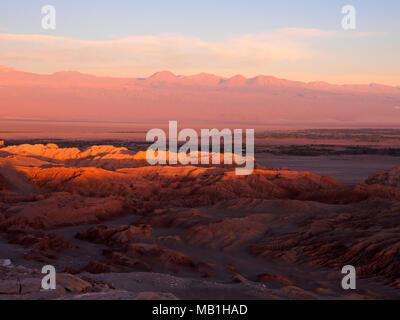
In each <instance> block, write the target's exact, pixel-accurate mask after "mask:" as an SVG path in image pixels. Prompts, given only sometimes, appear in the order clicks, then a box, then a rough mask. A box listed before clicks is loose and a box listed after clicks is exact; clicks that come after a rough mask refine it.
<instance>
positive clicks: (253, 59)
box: [0, 0, 400, 85]
mask: <svg viewBox="0 0 400 320" xmlns="http://www.w3.org/2000/svg"><path fill="white" fill-rule="evenodd" d="M45 5H53V6H54V8H55V9H56V29H55V30H44V29H43V28H42V18H43V17H44V15H43V14H42V13H41V10H42V7H43V6H45ZM345 5H353V6H354V7H355V8H356V19H357V20H356V29H355V30H343V28H342V19H343V17H344V15H343V14H342V12H341V11H342V7H343V6H345ZM399 31H400V1H398V0H374V1H373V0H346V1H339V0H329V1H326V0H325V1H324V0H319V1H317V0H307V1H304V0H301V1H300V0H281V1H268V0H246V1H244V0H242V1H238V0H229V1H227V0H218V1H215V0H201V1H200V0H197V1H192V0H146V1H144V0H140V1H136V0H113V1H109V0H87V1H78V0H44V1H42V0H2V1H1V2H0V65H3V66H6V67H12V68H15V69H19V70H24V71H29V72H36V73H53V72H57V71H60V70H74V71H80V72H84V73H90V74H95V75H100V76H105V75H107V76H118V77H146V76H149V75H151V74H152V73H154V72H157V71H161V70H170V71H172V72H174V73H175V74H184V75H191V74H196V73H200V72H206V73H213V74H217V75H220V76H226V77H230V76H234V75H236V74H243V75H244V76H247V77H252V76H256V75H259V74H265V75H274V76H277V77H280V78H287V79H291V80H299V81H307V82H308V81H327V82H332V83H371V82H375V83H382V84H388V85H400V61H399V59H398V56H399V52H400V32H399Z"/></svg>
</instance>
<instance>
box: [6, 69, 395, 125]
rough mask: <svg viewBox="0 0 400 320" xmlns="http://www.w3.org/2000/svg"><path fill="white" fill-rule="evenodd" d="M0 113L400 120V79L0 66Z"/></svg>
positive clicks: (273, 120)
mask: <svg viewBox="0 0 400 320" xmlns="http://www.w3.org/2000/svg"><path fill="white" fill-rule="evenodd" d="M0 105H1V108H0V118H13V117H15V118H32V119H48V120H110V121H111V120H112V121H135V122H160V121H168V120H178V121H183V122H199V123H200V122H201V123H205V122H208V121H212V122H216V121H219V122H239V123H255V124H300V123H301V124H306V123H310V124H311V123H329V124H337V125H341V126H348V125H351V124H363V123H365V124H368V123H376V124H382V125H384V124H393V123H400V122H399V121H400V108H399V106H400V87H392V86H385V85H379V84H369V85H333V84H329V83H325V82H311V83H305V82H299V81H290V80H285V79H278V78H276V77H273V76H264V75H260V76H257V77H254V78H250V79H248V78H246V77H244V76H242V75H236V76H234V77H231V78H224V77H219V76H216V75H213V74H206V73H201V74H198V75H193V76H179V75H175V74H173V73H172V72H169V71H162V72H158V73H155V74H153V75H152V76H150V77H148V78H145V79H139V78H112V77H96V76H92V75H87V74H82V73H80V72H73V71H62V72H57V73H54V74H51V75H41V74H34V73H28V72H22V71H17V70H14V69H11V68H6V67H0Z"/></svg>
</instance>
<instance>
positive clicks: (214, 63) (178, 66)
mask: <svg viewBox="0 0 400 320" xmlns="http://www.w3.org/2000/svg"><path fill="white" fill-rule="evenodd" d="M368 35H371V34H361V33H359V34H357V33H353V34H352V36H360V37H361V36H368ZM341 36H347V35H344V34H343V33H340V32H337V31H325V30H319V29H301V28H289V29H280V30H276V31H274V32H270V33H263V34H247V35H241V36H236V37H232V38H229V39H224V40H221V41H205V40H202V39H199V38H195V37H188V36H182V35H169V34H163V35H155V36H131V37H127V38H124V39H119V40H106V41H87V40H77V39H71V38H65V37H54V36H46V35H18V34H0V64H4V65H9V66H15V67H18V68H22V69H25V70H31V71H36V72H38V71H39V72H40V71H41V72H53V71H58V70H65V69H69V70H71V69H74V70H80V71H90V72H93V73H103V72H104V73H108V74H110V75H113V74H114V75H115V73H118V74H120V73H121V72H123V71H125V72H127V71H129V72H131V71H135V72H136V74H135V75H140V74H141V73H142V74H148V73H149V72H150V71H155V70H163V69H170V70H174V71H176V72H185V70H186V71H189V70H203V71H204V70H212V71H214V72H221V70H238V71H241V72H243V70H246V68H249V66H251V67H252V68H257V67H259V68H265V67H267V66H268V65H269V64H272V63H277V62H285V61H288V62H296V61H300V60H306V59H312V58H313V57H315V56H317V55H319V54H321V53H320V52H319V51H318V50H316V49H315V48H313V46H312V45H311V44H310V41H312V40H313V39H321V38H329V37H341Z"/></svg>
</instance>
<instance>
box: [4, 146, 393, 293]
mask: <svg viewBox="0 0 400 320" xmlns="http://www.w3.org/2000/svg"><path fill="white" fill-rule="evenodd" d="M397 180H398V168H395V169H393V170H389V171H387V172H384V173H380V174H377V175H373V176H371V177H370V178H369V179H368V180H367V181H366V183H365V184H359V185H356V186H345V185H342V184H341V183H339V182H338V181H336V180H335V179H333V178H331V177H323V176H318V175H315V174H312V173H308V172H294V171H290V170H267V169H264V168H261V167H258V168H257V169H256V170H255V171H254V172H253V174H252V175H250V176H236V175H235V174H234V168H227V167H200V166H199V167H196V166H185V167H180V166H175V167H170V166H154V167H150V166H145V163H144V162H143V154H142V153H139V154H135V153H133V152H131V151H129V150H127V149H124V148H114V147H112V146H94V147H90V148H88V149H85V150H80V149H77V148H68V149H63V148H59V147H58V146H56V145H46V146H44V145H37V146H30V145H24V146H14V147H7V148H2V149H0V232H1V234H2V236H3V237H4V238H5V239H6V241H8V242H9V243H10V245H19V246H21V247H23V248H25V249H24V254H23V257H24V258H25V259H26V260H27V261H29V263H35V262H37V261H38V262H39V263H52V264H56V265H58V266H59V267H60V268H61V269H62V270H69V271H70V272H71V273H77V274H79V273H80V272H83V271H86V272H89V273H92V274H93V275H98V276H99V277H100V276H101V275H102V274H108V276H109V277H111V276H112V275H113V274H117V273H121V272H122V273H126V272H132V273H135V272H148V273H154V272H155V273H157V274H160V273H162V274H173V275H175V276H179V277H181V278H180V279H183V278H196V279H211V280H210V281H214V282H215V281H216V282H221V283H236V284H240V283H246V284H247V285H250V283H263V284H264V285H265V286H266V287H267V288H268V289H269V290H278V291H277V292H275V291H274V292H273V293H272V291H270V292H268V293H265V294H266V295H268V297H286V298H288V297H291V298H293V297H294V298H305V297H307V298H317V297H324V298H328V297H331V298H332V297H342V294H343V292H341V291H340V278H341V273H340V270H341V268H342V267H343V266H344V265H348V264H350V265H354V266H355V267H356V269H357V274H358V275H359V277H360V278H362V279H365V281H366V282H365V287H363V285H362V286H361V287H363V288H365V289H363V290H364V291H360V292H361V293H360V297H370V295H371V294H372V293H371V292H374V294H375V295H377V294H382V295H383V297H385V296H386V297H389V296H390V297H392V291H390V290H392V288H398V286H399V280H398V279H399V278H400V261H399V257H400V254H399V250H400V237H399V235H400V219H399V212H400V187H399V184H398V181H397ZM100 223H101V224H100ZM309 268H311V269H309ZM310 270H312V271H310ZM155 273H154V274H155ZM331 279H335V280H331ZM208 285H209V284H208ZM310 288H311V289H310ZM338 288H339V289H338ZM375 288H378V289H376V292H375V291H374V290H375ZM74 290H75V289H74ZM85 290H86V289H85ZM371 290H372V291H371ZM388 290H389V291H388ZM217 291H218V290H217V289H216V291H215V292H217ZM228 291H229V290H228ZM255 292H256V291H254V292H252V293H251V295H252V297H255V295H256V293H255ZM381 292H382V293H381ZM239 296H240V297H243V296H242V295H238V296H236V297H239ZM375 297H376V296H375Z"/></svg>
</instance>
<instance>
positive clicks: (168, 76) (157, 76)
mask: <svg viewBox="0 0 400 320" xmlns="http://www.w3.org/2000/svg"><path fill="white" fill-rule="evenodd" d="M176 78H177V76H176V75H175V74H173V73H172V72H171V71H160V72H156V73H154V74H153V75H151V76H150V77H149V78H148V79H149V80H157V81H167V80H173V79H176Z"/></svg>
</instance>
